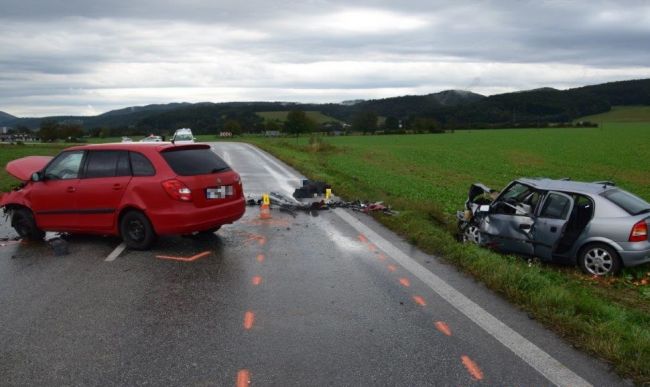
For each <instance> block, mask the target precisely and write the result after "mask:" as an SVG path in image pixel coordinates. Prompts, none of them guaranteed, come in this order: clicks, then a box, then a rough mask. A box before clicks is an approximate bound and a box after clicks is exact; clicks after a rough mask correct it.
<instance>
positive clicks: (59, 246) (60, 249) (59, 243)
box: [47, 238, 70, 257]
mask: <svg viewBox="0 0 650 387" xmlns="http://www.w3.org/2000/svg"><path fill="white" fill-rule="evenodd" d="M47 243H48V244H49V245H50V247H51V248H52V250H54V255H56V256H57V257H59V256H62V255H68V254H70V249H69V248H68V242H67V241H65V240H63V239H61V238H53V239H50V240H48V241H47Z"/></svg>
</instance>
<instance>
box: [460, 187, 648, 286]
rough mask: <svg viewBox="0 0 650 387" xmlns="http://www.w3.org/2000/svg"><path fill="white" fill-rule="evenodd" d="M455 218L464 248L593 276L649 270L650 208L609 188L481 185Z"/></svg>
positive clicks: (470, 195) (617, 190)
mask: <svg viewBox="0 0 650 387" xmlns="http://www.w3.org/2000/svg"><path fill="white" fill-rule="evenodd" d="M457 216H458V231H459V237H460V238H461V239H462V240H463V241H465V242H470V243H476V244H478V245H481V246H486V247H489V248H492V249H495V250H498V251H502V252H506V253H514V254H522V255H527V256H535V257H538V258H539V259H541V260H542V261H553V262H561V263H569V264H574V265H575V264H577V265H578V266H579V267H580V268H581V269H582V270H583V271H584V272H585V273H589V274H592V275H598V276H601V275H606V274H615V273H617V272H618V271H620V269H621V268H622V267H626V266H636V265H640V264H643V263H647V262H650V241H648V223H650V204H648V203H647V202H646V201H644V200H643V199H641V198H639V197H637V196H635V195H633V194H631V193H629V192H627V191H624V190H622V189H620V188H617V187H616V186H615V185H614V184H613V183H612V182H607V181H605V182H594V183H585V182H577V181H570V180H551V179H529V178H522V179H518V180H515V181H513V182H511V183H510V184H508V186H507V187H506V188H505V189H504V190H503V191H501V193H497V192H496V191H494V190H491V189H489V188H488V187H486V186H484V185H482V184H480V183H477V184H473V185H472V186H471V187H470V190H469V196H468V200H467V201H466V202H465V210H464V211H459V212H458V215H457Z"/></svg>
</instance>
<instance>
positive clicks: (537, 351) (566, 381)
mask: <svg viewBox="0 0 650 387" xmlns="http://www.w3.org/2000/svg"><path fill="white" fill-rule="evenodd" d="M334 213H336V214H337V215H338V216H339V217H340V218H341V219H343V220H344V221H345V222H346V223H348V224H349V225H350V226H352V227H353V228H354V229H355V230H357V231H358V232H359V233H361V234H363V235H364V236H365V237H366V238H368V240H370V241H372V242H373V243H374V244H375V245H376V246H377V247H378V248H380V249H381V250H383V251H384V252H385V253H386V254H388V255H389V256H390V257H391V258H393V259H394V260H395V261H397V262H398V263H399V264H400V265H402V267H404V268H405V269H406V270H408V271H409V272H410V273H411V274H413V275H414V276H416V277H417V278H419V279H420V280H421V281H422V282H424V283H425V284H426V285H427V286H429V288H431V289H432V290H433V291H434V292H436V293H437V294H438V295H439V296H440V297H442V298H443V299H444V300H445V301H447V302H448V303H449V304H450V305H451V306H453V307H454V308H456V309H457V310H458V311H459V312H461V313H462V314H464V315H465V316H467V317H468V318H469V319H470V320H472V321H473V322H474V323H475V324H476V325H478V326H479V327H481V328H483V330H485V331H486V332H487V333H488V334H490V335H491V336H492V337H494V338H495V339H497V340H498V341H499V342H500V343H501V344H503V345H504V346H505V347H506V348H508V349H510V350H511V351H512V352H513V353H514V354H515V355H517V356H518V357H519V358H521V359H522V360H523V361H525V362H526V363H528V364H529V365H530V366H531V367H533V368H534V369H536V370H537V372H539V373H540V374H542V375H543V376H544V377H545V378H546V379H548V380H549V381H550V382H551V383H553V384H555V385H557V386H591V384H589V382H587V381H586V380H584V379H583V378H581V377H580V376H578V375H577V374H575V373H574V372H573V371H571V370H570V369H568V368H567V367H565V366H564V365H562V364H561V363H560V362H559V361H557V360H555V359H554V358H553V357H551V355H549V354H548V353H546V352H544V351H543V350H542V349H541V348H539V347H538V346H536V345H535V344H533V343H531V342H530V341H528V340H527V339H526V338H525V337H523V336H521V335H520V334H519V333H517V332H515V331H514V330H513V329H512V328H510V327H508V326H507V325H506V324H504V323H503V322H501V321H500V320H499V319H497V318H496V317H494V316H492V315H491V314H490V313H488V312H487V311H486V310H485V309H483V308H481V307H480V306H479V305H477V304H476V303H474V302H473V301H472V300H470V299H469V298H467V297H465V296H464V295H463V294H462V293H460V292H459V291H458V290H456V289H454V288H453V287H451V286H450V285H449V284H448V283H446V282H445V281H444V280H443V279H442V278H440V277H438V276H437V275H435V274H433V273H432V272H430V271H429V270H428V269H427V268H425V267H424V266H422V265H420V264H419V263H417V262H416V261H415V260H413V259H412V258H411V257H409V256H408V255H406V254H404V253H403V252H402V251H401V250H400V249H398V248H397V247H395V246H394V245H393V244H392V243H390V242H389V241H387V240H386V239H384V238H383V237H382V236H380V235H379V234H377V233H376V232H374V231H373V230H372V229H370V228H369V227H368V226H366V225H365V224H363V223H361V222H360V221H359V220H357V219H355V218H354V217H353V216H352V215H350V214H348V213H347V212H346V211H345V210H343V209H340V208H337V209H335V210H334Z"/></svg>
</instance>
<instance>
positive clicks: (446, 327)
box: [436, 321, 451, 336]
mask: <svg viewBox="0 0 650 387" xmlns="http://www.w3.org/2000/svg"><path fill="white" fill-rule="evenodd" d="M436 329H437V330H439V331H440V332H442V334H444V335H446V336H451V329H450V328H449V325H447V324H446V323H444V322H443V321H436Z"/></svg>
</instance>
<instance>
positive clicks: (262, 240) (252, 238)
mask: <svg viewBox="0 0 650 387" xmlns="http://www.w3.org/2000/svg"><path fill="white" fill-rule="evenodd" d="M243 235H244V237H245V238H246V239H244V241H243V242H244V243H245V244H247V245H248V244H251V243H255V242H257V243H258V244H259V245H260V246H264V245H265V244H266V237H265V236H264V235H260V234H254V233H250V232H244V233H243Z"/></svg>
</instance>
